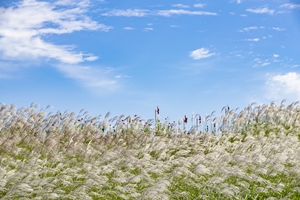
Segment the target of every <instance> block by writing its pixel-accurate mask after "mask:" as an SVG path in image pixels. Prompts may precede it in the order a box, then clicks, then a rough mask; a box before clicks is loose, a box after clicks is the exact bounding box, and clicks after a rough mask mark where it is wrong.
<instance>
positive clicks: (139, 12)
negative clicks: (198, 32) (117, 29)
mask: <svg viewBox="0 0 300 200" xmlns="http://www.w3.org/2000/svg"><path fill="white" fill-rule="evenodd" d="M149 15H154V16H157V15H158V16H163V17H170V16H172V15H217V13H214V12H206V11H189V10H184V9H170V10H156V11H150V10H145V9H133V10H132V9H127V10H119V9H114V10H111V11H108V12H106V13H104V14H102V16H115V17H121V16H122V17H145V16H149Z"/></svg>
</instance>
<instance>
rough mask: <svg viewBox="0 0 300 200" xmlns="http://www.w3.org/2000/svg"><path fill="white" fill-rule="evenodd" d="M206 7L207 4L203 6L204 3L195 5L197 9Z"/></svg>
mask: <svg viewBox="0 0 300 200" xmlns="http://www.w3.org/2000/svg"><path fill="white" fill-rule="evenodd" d="M204 6H205V4H203V3H197V4H194V7H195V8H203V7H204Z"/></svg>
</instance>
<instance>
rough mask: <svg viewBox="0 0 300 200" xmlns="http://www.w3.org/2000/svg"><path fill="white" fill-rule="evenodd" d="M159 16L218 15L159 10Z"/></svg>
mask: <svg viewBox="0 0 300 200" xmlns="http://www.w3.org/2000/svg"><path fill="white" fill-rule="evenodd" d="M157 15H161V16H164V17H169V16H171V15H217V13H213V12H206V11H189V10H159V11H157Z"/></svg>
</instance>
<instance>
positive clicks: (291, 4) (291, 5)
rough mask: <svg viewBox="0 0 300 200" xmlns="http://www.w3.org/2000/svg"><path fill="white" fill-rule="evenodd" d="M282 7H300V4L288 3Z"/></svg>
mask: <svg viewBox="0 0 300 200" xmlns="http://www.w3.org/2000/svg"><path fill="white" fill-rule="evenodd" d="M280 8H287V9H291V10H293V9H300V4H293V3H286V4H282V5H281V6H280Z"/></svg>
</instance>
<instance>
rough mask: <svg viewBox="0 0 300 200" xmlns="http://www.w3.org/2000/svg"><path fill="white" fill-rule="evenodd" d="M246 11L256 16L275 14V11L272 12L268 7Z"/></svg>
mask: <svg viewBox="0 0 300 200" xmlns="http://www.w3.org/2000/svg"><path fill="white" fill-rule="evenodd" d="M246 11H248V12H251V13H256V14H270V15H272V14H274V12H275V10H270V9H269V8H268V7H265V8H256V9H246Z"/></svg>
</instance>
